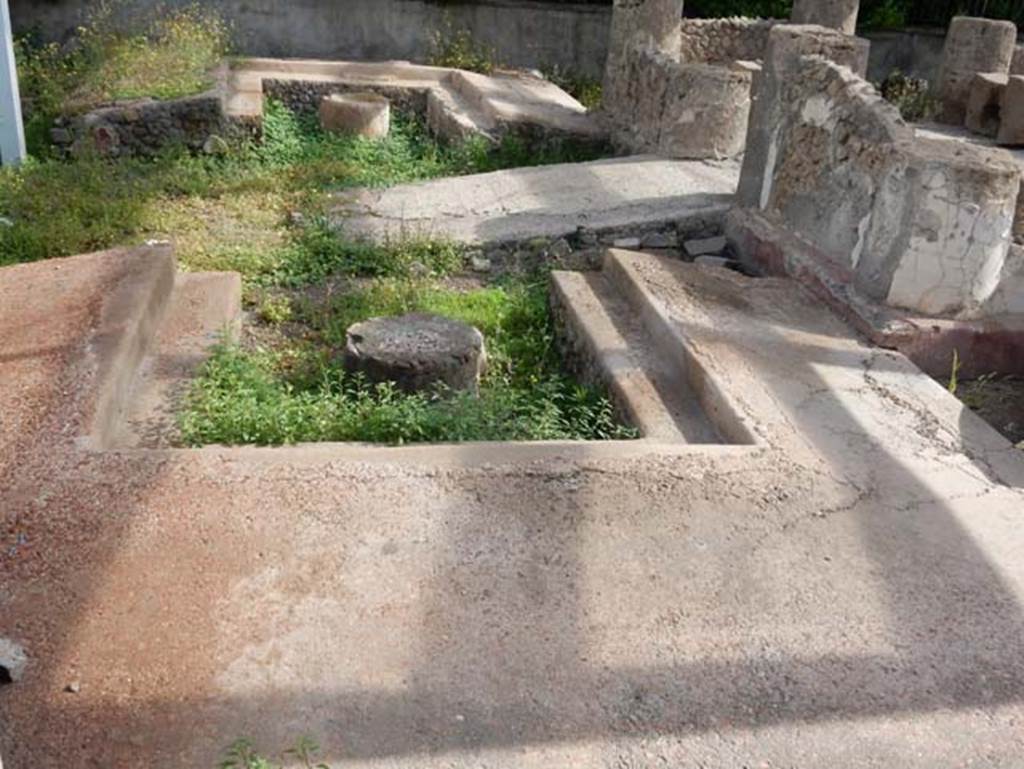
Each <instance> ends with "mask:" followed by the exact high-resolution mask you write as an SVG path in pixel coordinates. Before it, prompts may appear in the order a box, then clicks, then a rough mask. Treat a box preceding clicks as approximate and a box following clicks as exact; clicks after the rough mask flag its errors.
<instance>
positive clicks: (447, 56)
mask: <svg viewBox="0 0 1024 769" xmlns="http://www.w3.org/2000/svg"><path fill="white" fill-rule="evenodd" d="M430 42H431V51H430V58H429V59H428V62H429V63H430V64H431V65H433V66H435V67H452V68H453V69H464V70H468V71H470V72H479V73H481V74H484V75H489V74H490V73H491V72H493V71H494V70H495V68H496V67H497V66H498V64H497V61H496V56H495V53H494V50H493V49H491V48H489V47H487V46H485V45H482V44H480V43H479V42H477V41H476V40H475V39H474V38H473V34H472V32H470V31H469V30H468V29H466V28H464V27H457V26H455V22H454V20H453V19H452V17H451V14H448V13H446V14H445V15H444V19H443V21H442V23H441V26H440V27H439V28H438V29H435V30H434V32H433V33H432V34H431V37H430Z"/></svg>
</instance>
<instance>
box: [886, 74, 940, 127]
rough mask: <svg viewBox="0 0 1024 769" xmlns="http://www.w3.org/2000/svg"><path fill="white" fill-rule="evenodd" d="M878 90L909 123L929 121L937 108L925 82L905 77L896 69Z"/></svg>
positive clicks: (936, 103)
mask: <svg viewBox="0 0 1024 769" xmlns="http://www.w3.org/2000/svg"><path fill="white" fill-rule="evenodd" d="M878 90H879V92H880V93H881V94H882V97H883V98H884V99H885V100H886V101H888V102H891V103H892V104H894V105H896V107H897V108H898V109H899V111H900V115H902V116H903V119H904V120H906V121H908V122H910V123H920V122H922V121H925V120H929V119H931V118H932V117H933V116H934V115H935V112H936V110H937V108H938V102H937V101H936V99H935V97H934V96H933V95H932V93H931V90H930V88H929V86H928V81H927V80H921V79H918V78H912V77H907V76H906V75H904V74H903V73H902V72H900V71H899V70H898V69H897V70H893V71H892V72H891V73H890V74H889V76H888V77H887V78H886V79H885V80H883V81H882V82H881V84H880V85H879V86H878Z"/></svg>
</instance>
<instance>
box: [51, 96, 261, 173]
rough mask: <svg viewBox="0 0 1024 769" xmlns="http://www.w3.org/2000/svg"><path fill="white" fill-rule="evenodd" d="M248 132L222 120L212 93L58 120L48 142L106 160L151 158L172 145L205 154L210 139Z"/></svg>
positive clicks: (115, 107)
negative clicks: (93, 152)
mask: <svg viewBox="0 0 1024 769" xmlns="http://www.w3.org/2000/svg"><path fill="white" fill-rule="evenodd" d="M247 130H249V128H248V127H247V126H245V125H244V124H242V123H240V122H238V121H236V120H233V119H230V118H228V117H227V116H226V115H225V113H224V107H223V103H222V100H221V96H220V94H219V93H218V92H214V91H211V92H209V93H205V94H200V95H199V96H191V97H187V98H184V99H174V100H172V101H155V100H153V99H142V100H138V101H132V102H126V103H123V104H116V105H112V106H109V107H103V108H100V109H97V110H93V111H92V112H89V113H87V114H84V115H80V116H78V117H74V118H62V119H60V120H58V122H57V123H56V125H55V126H54V128H53V130H52V131H51V138H52V140H53V143H54V144H55V145H57V147H59V148H62V149H64V150H65V151H68V152H75V151H79V150H82V149H85V148H87V147H88V148H92V149H95V150H96V151H98V152H99V153H100V154H102V155H105V156H110V157H118V156H133V155H135V156H151V155H156V154H158V153H159V152H160V151H161V150H163V149H164V148H166V147H169V146H175V145H181V146H185V147H187V148H189V149H192V150H199V149H202V148H203V147H204V146H206V147H207V149H210V145H208V141H209V140H210V138H211V137H219V138H220V139H227V138H230V137H233V136H235V135H237V134H239V133H241V132H245V131H247ZM221 144H222V143H221V142H217V146H221Z"/></svg>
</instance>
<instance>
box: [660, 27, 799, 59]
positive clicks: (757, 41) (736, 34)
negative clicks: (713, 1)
mask: <svg viewBox="0 0 1024 769" xmlns="http://www.w3.org/2000/svg"><path fill="white" fill-rule="evenodd" d="M778 23H779V22H778V21H777V20H775V19H743V18H734V19H683V23H682V27H681V32H682V43H681V45H680V55H681V57H682V59H683V61H691V62H700V63H704V64H726V63H731V62H734V61H760V60H761V59H763V58H764V51H765V49H766V48H767V47H768V33H769V32H770V31H771V29H772V27H774V26H775V25H776V24H778Z"/></svg>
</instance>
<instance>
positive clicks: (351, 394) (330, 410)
mask: <svg viewBox="0 0 1024 769" xmlns="http://www.w3.org/2000/svg"><path fill="white" fill-rule="evenodd" d="M546 296H547V292H546V287H545V285H544V284H543V283H535V284H525V283H513V284H509V285H506V286H496V287H489V288H483V289H478V290H474V291H468V292H460V291H455V290H452V289H446V288H441V287H439V286H437V285H436V284H433V283H430V282H426V281H415V280H399V279H385V280H376V281H373V282H371V283H369V284H368V285H366V286H364V287H362V288H356V289H353V290H351V291H347V292H344V293H342V294H339V295H337V296H335V297H333V298H332V299H329V300H327V301H326V302H324V303H319V304H313V303H307V304H306V305H305V306H304V305H303V304H302V303H301V302H300V303H298V306H297V307H296V308H295V314H296V319H297V320H298V321H300V322H302V323H304V324H305V325H306V327H307V328H308V329H309V331H310V335H309V338H307V339H306V341H304V342H302V343H292V344H291V345H290V346H289V347H287V348H284V349H278V350H243V349H241V348H239V347H237V346H231V345H225V346H221V347H220V348H218V349H217V351H216V352H215V354H214V355H213V357H212V358H211V360H210V361H209V362H208V363H207V364H206V366H205V368H204V370H203V372H202V375H201V377H200V379H199V380H198V382H197V383H196V385H195V387H194V389H193V391H192V393H191V395H190V397H189V399H188V403H187V407H186V409H185V411H184V412H183V414H182V415H181V418H180V420H179V424H180V427H181V432H182V435H183V437H184V441H185V443H186V444H188V445H195V446H198V445H205V444H211V443H217V444H249V443H252V444H260V445H279V444H291V443H303V442H315V441H365V442H373V443H388V444H406V443H422V442H460V441H473V440H600V439H611V438H631V437H635V433H634V432H633V431H632V430H629V429H627V428H624V427H622V426H621V425H619V424H618V423H617V421H616V419H615V415H614V410H613V408H612V405H611V403H610V402H609V400H608V399H607V397H605V396H604V395H603V394H602V393H600V392H599V391H597V390H594V389H592V388H588V387H583V386H581V385H578V384H576V383H575V382H574V381H572V380H571V379H570V378H568V377H567V376H565V375H564V374H563V373H562V372H561V369H560V361H559V359H558V356H557V354H556V352H555V349H554V341H553V340H554V331H553V327H552V323H551V318H550V314H549V311H548V308H547V299H546ZM406 312H432V313H438V314H442V315H446V316H449V317H454V318H458V319H460V320H464V321H466V322H468V323H471V324H473V325H475V326H477V327H478V328H479V329H480V330H481V331H482V332H483V334H484V337H485V339H486V343H487V350H488V369H487V373H486V374H485V376H484V378H483V381H482V382H481V388H480V395H479V397H473V396H471V395H468V394H459V393H447V392H438V393H426V394H423V393H421V394H406V393H403V392H400V391H399V390H397V389H396V388H395V387H394V386H392V385H390V384H371V383H368V382H366V381H365V380H364V379H362V378H361V377H358V376H353V375H350V374H348V373H346V372H345V371H344V368H343V366H342V364H341V362H340V360H339V357H340V356H339V355H338V351H339V350H340V349H342V348H343V346H344V341H345V329H347V328H348V326H349V325H351V324H352V323H355V322H358V321H360V320H364V319H366V318H370V317H374V316H378V315H391V314H400V313H406Z"/></svg>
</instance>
